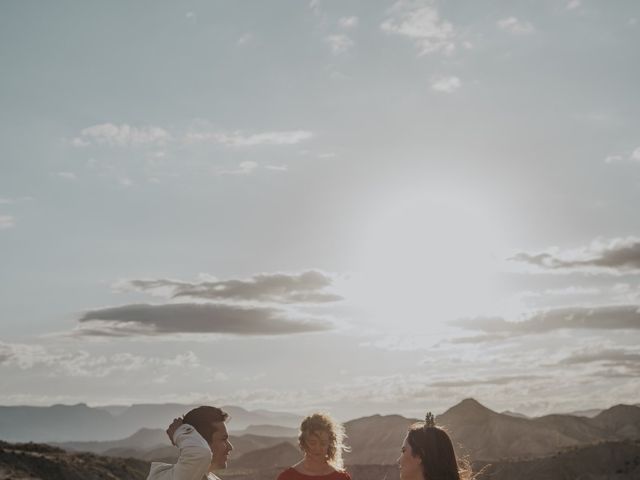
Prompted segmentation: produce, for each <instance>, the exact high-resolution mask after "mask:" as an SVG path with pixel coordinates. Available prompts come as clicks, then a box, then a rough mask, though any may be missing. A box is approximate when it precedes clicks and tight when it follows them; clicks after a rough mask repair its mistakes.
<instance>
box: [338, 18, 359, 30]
mask: <svg viewBox="0 0 640 480" xmlns="http://www.w3.org/2000/svg"><path fill="white" fill-rule="evenodd" d="M358 23H359V19H358V17H353V16H352V17H342V18H340V19H339V20H338V25H340V26H341V27H343V28H354V27H357V26H358Z"/></svg>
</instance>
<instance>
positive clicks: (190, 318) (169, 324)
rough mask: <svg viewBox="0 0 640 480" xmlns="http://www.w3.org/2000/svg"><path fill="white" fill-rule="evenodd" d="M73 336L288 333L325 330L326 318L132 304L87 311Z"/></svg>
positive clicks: (263, 310) (238, 308) (272, 310)
mask: <svg viewBox="0 0 640 480" xmlns="http://www.w3.org/2000/svg"><path fill="white" fill-rule="evenodd" d="M78 321H79V322H80V326H79V327H78V328H77V329H76V330H75V331H74V332H73V335H75V336H108V337H114V336H115V337H120V336H125V337H126V336H138V335H143V336H144V335H162V334H175V333H218V334H233V335H287V334H294V333H309V332H322V331H328V330H331V329H332V328H333V324H332V323H331V322H329V321H327V320H323V319H317V318H312V317H303V316H296V317H295V318H294V317H293V316H291V314H290V313H289V312H287V311H285V310H282V309H278V308H270V307H244V306H237V305H225V304H208V303H206V304H202V303H178V304H167V305H148V304H131V305H123V306H118V307H108V308H101V309H97V310H91V311H89V312H86V313H85V314H84V315H82V317H80V319H79V320H78Z"/></svg>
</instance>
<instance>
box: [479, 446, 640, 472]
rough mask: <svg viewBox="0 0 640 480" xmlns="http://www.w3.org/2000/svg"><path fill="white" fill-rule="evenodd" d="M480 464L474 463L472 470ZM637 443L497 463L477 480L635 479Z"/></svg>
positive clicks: (638, 456)
mask: <svg viewBox="0 0 640 480" xmlns="http://www.w3.org/2000/svg"><path fill="white" fill-rule="evenodd" d="M482 466H483V465H482V464H480V463H476V464H475V469H474V470H475V471H479V470H480V468H481V467H482ZM639 478H640V442H638V441H630V440H626V441H622V442H604V443H600V444H598V445H591V446H588V447H580V448H573V449H569V450H567V451H563V452H559V453H557V454H554V455H551V456H549V457H544V458H538V459H534V460H521V461H510V462H497V463H493V464H491V465H489V466H487V467H486V469H485V470H484V471H483V473H482V475H480V476H479V477H478V479H477V480H485V479H486V480H515V479H517V480H539V479H544V480H574V479H577V480H637V479H639Z"/></svg>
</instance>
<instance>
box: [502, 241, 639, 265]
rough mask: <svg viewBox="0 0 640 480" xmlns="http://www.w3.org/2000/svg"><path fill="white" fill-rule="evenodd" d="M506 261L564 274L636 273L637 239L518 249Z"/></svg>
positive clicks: (637, 258) (637, 259) (637, 262)
mask: <svg viewBox="0 0 640 480" xmlns="http://www.w3.org/2000/svg"><path fill="white" fill-rule="evenodd" d="M509 260H511V261H514V262H520V263H523V264H526V265H529V266H532V267H534V269H535V270H534V271H555V272H559V273H567V272H574V271H583V272H590V273H610V274H623V273H637V272H640V238H637V237H626V238H613V239H610V240H602V239H596V240H594V241H593V242H591V244H590V245H587V246H586V247H581V248H577V249H573V250H566V251H561V250H559V249H558V248H552V249H549V250H547V251H545V252H539V253H528V252H518V253H516V254H515V255H513V256H512V257H511V258H509Z"/></svg>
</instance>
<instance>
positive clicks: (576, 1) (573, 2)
mask: <svg viewBox="0 0 640 480" xmlns="http://www.w3.org/2000/svg"><path fill="white" fill-rule="evenodd" d="M581 4H582V2H581V1H580V0H570V1H569V2H568V3H567V6H566V9H567V10H575V9H576V8H578V7H580V5H581Z"/></svg>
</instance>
